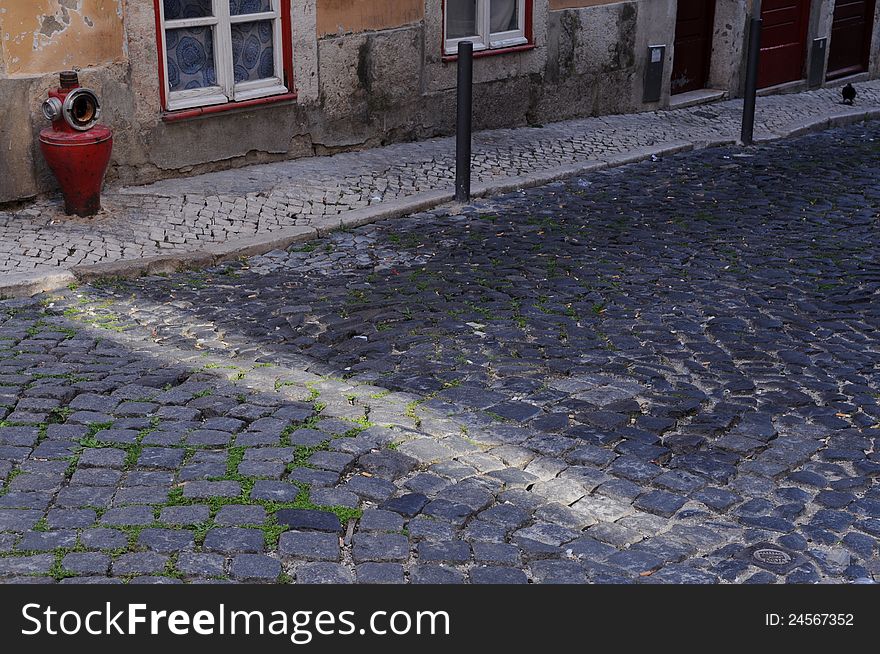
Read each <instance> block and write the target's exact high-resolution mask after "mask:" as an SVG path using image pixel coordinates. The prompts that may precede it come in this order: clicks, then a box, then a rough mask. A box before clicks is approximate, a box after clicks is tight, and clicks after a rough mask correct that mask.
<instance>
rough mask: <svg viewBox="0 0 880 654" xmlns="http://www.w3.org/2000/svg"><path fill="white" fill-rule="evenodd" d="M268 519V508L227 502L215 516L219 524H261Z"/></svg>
mask: <svg viewBox="0 0 880 654" xmlns="http://www.w3.org/2000/svg"><path fill="white" fill-rule="evenodd" d="M265 520H266V509H265V508H263V507H262V506H248V505H243V504H227V505H226V506H223V507H221V508H220V510H219V511H218V512H217V515H216V516H215V517H214V522H215V523H217V524H218V525H226V526H236V525H261V524H263V522H265Z"/></svg>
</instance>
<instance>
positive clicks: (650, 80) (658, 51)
mask: <svg viewBox="0 0 880 654" xmlns="http://www.w3.org/2000/svg"><path fill="white" fill-rule="evenodd" d="M665 61H666V46H665V45H649V46H648V65H647V66H645V92H644V94H643V95H642V102H659V101H660V96H661V95H662V93H663V64H664V63H665Z"/></svg>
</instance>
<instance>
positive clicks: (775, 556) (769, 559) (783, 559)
mask: <svg viewBox="0 0 880 654" xmlns="http://www.w3.org/2000/svg"><path fill="white" fill-rule="evenodd" d="M752 558H753V559H755V560H756V561H758V562H759V563H766V564H768V565H788V564H789V563H791V556H790V555H789V554H788V553H787V552H783V551H782V550H777V549H775V548H770V547H762V548H761V549H759V550H755V551H754V552H752Z"/></svg>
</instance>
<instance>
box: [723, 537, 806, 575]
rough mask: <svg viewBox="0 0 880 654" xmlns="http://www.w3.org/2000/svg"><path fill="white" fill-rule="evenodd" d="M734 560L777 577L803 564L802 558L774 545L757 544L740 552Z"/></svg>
mask: <svg viewBox="0 0 880 654" xmlns="http://www.w3.org/2000/svg"><path fill="white" fill-rule="evenodd" d="M735 558H737V559H740V560H741V561H745V562H747V563H751V564H752V565H755V566H758V567H759V568H764V569H765V570H769V571H770V572H775V573H776V574H778V575H785V574H788V573H789V572H791V571H792V570H794V569H795V568H796V567H798V566H799V565H800V564H801V563H803V557H801V556H799V555H798V554H797V553H796V552H791V551H788V550H785V549H783V548H781V547H779V545H775V544H774V543H758V544H756V545H752V546H751V547H746V548H744V549H742V550H740V552H739V554H737V555H736V556H735Z"/></svg>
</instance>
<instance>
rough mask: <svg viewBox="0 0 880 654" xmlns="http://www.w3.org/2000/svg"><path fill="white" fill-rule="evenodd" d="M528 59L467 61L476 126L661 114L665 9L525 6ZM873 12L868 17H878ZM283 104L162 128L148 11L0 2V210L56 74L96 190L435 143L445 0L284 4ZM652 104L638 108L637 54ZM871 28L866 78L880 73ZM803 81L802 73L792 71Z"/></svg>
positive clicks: (40, 188)
mask: <svg viewBox="0 0 880 654" xmlns="http://www.w3.org/2000/svg"><path fill="white" fill-rule="evenodd" d="M532 1H533V13H532V34H531V36H532V41H531V47H528V48H519V49H516V51H511V52H506V53H499V54H493V55H492V56H485V57H480V58H478V59H477V60H476V63H475V82H476V84H477V89H476V91H475V126H476V127H477V128H490V127H503V126H509V127H515V126H521V125H527V124H542V123H546V122H551V121H555V120H563V119H566V118H573V117H578V116H587V115H599V114H611V113H622V112H635V111H645V110H654V109H658V108H662V107H665V106H668V104H669V102H670V95H669V75H670V71H671V67H672V60H673V55H674V52H673V47H672V45H673V41H674V34H675V24H676V8H677V0H626V1H623V2H620V1H609V0H532ZM812 4H813V7H812V12H811V18H810V27H809V35H808V39H807V43H808V44H809V43H812V39H813V38H815V37H816V36H823V35H828V34H830V29H831V15H832V12H833V4H834V0H813V3H812ZM878 5H880V3H878ZM290 7H291V9H290V11H291V20H290V23H291V32H292V34H291V43H292V69H293V79H294V84H295V87H296V93H297V96H296V98H295V99H287V100H285V101H283V102H280V103H276V104H266V105H264V106H259V107H250V108H232V109H231V110H229V111H225V112H221V113H214V114H210V115H202V116H198V117H191V118H187V119H185V120H169V116H168V115H166V112H165V111H164V109H163V106H162V103H161V99H160V77H159V57H158V47H157V38H156V10H155V7H154V2H153V0H3V3H2V6H0V36H2V38H0V203H6V202H12V201H18V200H21V199H25V198H28V197H32V196H35V195H38V194H40V193H44V192H48V191H51V190H52V189H53V188H54V182H53V180H52V179H51V176H50V175H49V173H48V171H47V169H46V167H45V164H44V163H43V161H42V157H41V155H40V153H39V149H38V147H37V135H38V132H39V129H41V128H42V127H44V126H45V121H44V120H43V118H42V116H41V115H40V112H39V106H40V103H41V102H42V100H43V99H44V98H45V96H46V92H47V90H48V89H49V88H50V87H52V86H53V85H55V84H56V80H57V73H58V72H59V71H60V70H63V69H65V68H71V67H77V68H80V69H81V72H80V76H81V80H82V82H83V84H84V85H87V86H90V87H92V88H94V89H95V90H96V91H97V92H98V93H99V95H100V97H101V98H102V102H103V105H104V117H103V122H105V123H107V124H109V125H110V126H111V127H113V129H114V131H115V147H114V155H113V161H112V164H111V169H110V172H109V181H110V183H127V184H131V183H145V182H149V181H153V180H156V179H160V178H163V177H170V176H180V175H189V174H196V173H199V172H205V171H209V170H214V169H219V168H229V167H236V166H243V165H246V164H250V163H257V162H264V161H273V160H278V159H283V158H294V157H303V156H312V155H316V154H328V153H334V152H339V151H344V150H352V149H360V148H368V147H374V146H379V145H382V144H385V143H390V142H396V141H405V140H419V139H425V138H430V137H434V136H439V135H447V134H450V133H452V132H453V130H454V116H455V111H454V105H455V78H456V65H455V62H454V61H453V60H451V58H450V57H445V56H444V55H443V52H442V48H441V43H442V38H443V37H442V33H443V32H442V30H443V0H291V2H290ZM750 11H751V1H750V0H745V1H744V0H717V2H716V9H715V21H714V31H713V46H712V54H711V64H710V67H709V81H708V86H710V87H712V88H716V89H721V90H724V91H726V92H728V94H730V95H733V96H735V95H737V94H739V93H740V90H741V87H742V81H743V80H742V76H743V70H744V60H743V58H744V51H745V50H744V42H745V40H746V38H747V24H748V19H749V14H750ZM657 44H664V45H666V46H667V48H666V60H665V62H664V75H665V82H664V85H663V88H664V91H663V93H662V97H661V99H660V101H659V102H656V103H645V102H643V80H644V71H645V67H646V63H647V59H648V56H649V50H648V46H649V45H657ZM878 45H880V21H877V20H876V17H875V39H874V46H873V51H872V52H873V54H872V58H871V64H870V68H869V74H870V75H871V76H877V75H880V57H878ZM805 70H806V61H805Z"/></svg>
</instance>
